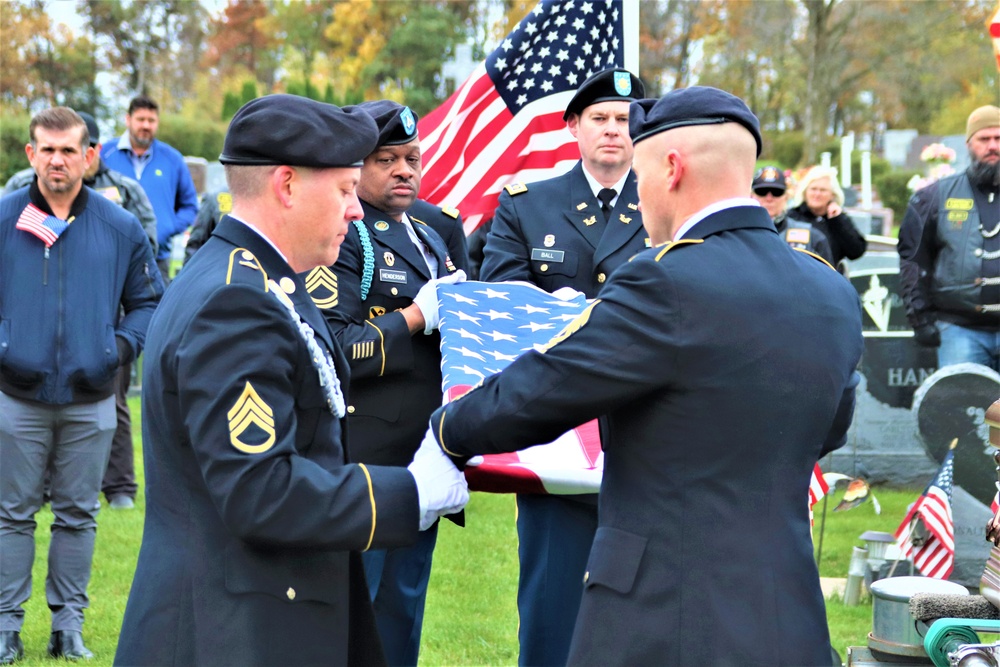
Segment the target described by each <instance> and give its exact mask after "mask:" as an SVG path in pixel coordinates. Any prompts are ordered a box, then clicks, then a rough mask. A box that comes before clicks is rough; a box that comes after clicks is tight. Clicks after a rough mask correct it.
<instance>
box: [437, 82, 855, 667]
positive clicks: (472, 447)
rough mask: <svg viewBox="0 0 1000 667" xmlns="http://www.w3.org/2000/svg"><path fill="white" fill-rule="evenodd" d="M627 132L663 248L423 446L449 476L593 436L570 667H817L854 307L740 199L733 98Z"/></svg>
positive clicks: (617, 277)
mask: <svg viewBox="0 0 1000 667" xmlns="http://www.w3.org/2000/svg"><path fill="white" fill-rule="evenodd" d="M629 120H630V124H631V130H630V131H631V135H632V137H633V141H634V142H635V161H634V167H635V170H636V172H637V174H638V189H639V198H640V201H641V202H642V212H643V225H644V226H645V228H646V230H647V231H648V232H649V236H650V238H651V239H652V242H653V244H654V246H655V247H653V248H651V249H649V250H645V251H643V252H640V253H639V254H638V255H636V256H635V257H634V258H633V259H632V261H631V262H628V263H626V264H623V265H622V266H620V267H618V269H617V270H616V271H615V272H614V273H613V274H612V275H611V278H610V279H609V280H608V282H607V284H605V286H604V289H602V290H601V293H600V297H599V299H598V300H597V301H596V302H595V303H594V304H593V305H592V306H591V307H590V308H589V309H588V310H587V312H586V313H584V314H583V315H581V317H580V318H578V320H577V321H575V322H571V323H570V324H569V325H568V326H567V327H566V329H565V331H563V332H561V333H560V334H558V335H557V336H556V337H555V338H553V339H552V341H550V342H549V344H548V345H547V346H546V349H545V350H544V351H541V352H536V351H530V352H528V353H526V354H524V355H522V356H521V357H519V358H518V359H517V360H516V361H514V362H513V363H511V364H510V365H509V366H507V368H505V369H504V370H503V371H502V372H501V373H498V374H496V375H493V376H491V377H489V378H487V379H486V380H485V381H484V382H483V384H482V386H480V387H478V388H476V389H474V390H472V391H471V392H469V393H468V394H465V395H464V396H462V397H461V398H459V399H457V400H454V401H452V402H451V403H449V404H448V406H447V410H445V409H439V410H438V411H436V412H435V413H434V416H433V417H432V418H431V424H430V428H429V434H430V437H433V438H435V439H436V440H437V441H438V443H439V445H440V446H441V448H442V449H443V450H444V451H445V452H447V453H448V454H450V455H452V456H454V457H455V460H456V461H457V462H460V463H461V462H463V461H465V460H466V458H467V457H469V456H473V455H477V454H495V453H500V452H508V451H514V450H518V449H523V448H525V447H528V446H531V445H535V444H538V443H539V442H547V441H549V440H551V439H552V438H553V437H554V436H556V435H557V434H559V433H560V432H563V431H565V430H566V429H567V428H569V427H572V426H574V425H576V424H580V423H583V422H585V421H587V420H589V419H594V418H599V419H600V420H601V422H602V426H603V429H602V431H603V435H604V438H603V439H602V444H603V446H604V455H605V459H604V477H603V480H602V485H601V503H600V517H599V522H598V528H597V534H596V536H595V538H594V543H593V548H592V550H591V552H590V557H589V560H588V562H587V566H586V573H585V574H584V576H583V578H582V582H583V600H582V602H581V605H580V612H579V615H578V616H577V619H576V628H575V631H574V633H573V642H572V646H571V648H570V652H569V656H568V660H567V664H570V665H676V666H679V667H685V666H691V667H695V666H697V667H701V666H703V665H713V666H716V665H723V666H727V665H731V666H734V667H735V666H740V667H742V666H744V665H786V666H793V665H794V666H799V665H827V664H829V663H830V642H829V634H828V630H827V623H826V613H825V609H824V603H823V593H822V591H821V589H820V582H819V574H818V572H817V570H816V563H815V561H814V559H813V550H812V540H811V538H810V531H809V512H808V506H807V500H806V499H807V496H808V490H809V480H810V477H811V473H812V470H813V468H814V466H815V464H816V461H817V460H818V459H819V458H820V457H822V456H823V455H825V454H826V453H828V452H830V451H832V450H834V449H836V448H838V447H841V446H843V444H844V442H845V440H846V434H847V429H848V427H849V426H850V423H851V416H852V413H853V410H854V392H855V387H856V385H857V380H858V376H857V374H856V373H855V371H854V369H855V367H856V365H857V363H858V360H859V358H860V356H861V352H862V349H863V346H864V341H863V339H862V336H861V308H860V304H859V301H858V295H857V292H855V290H854V288H853V287H851V285H850V283H849V282H847V281H846V280H844V279H843V277H842V276H840V275H839V274H838V273H837V272H836V271H834V270H833V269H832V268H831V267H830V266H828V265H827V264H826V263H825V262H823V261H821V260H819V259H817V258H816V257H814V256H811V255H809V254H808V253H805V252H800V251H796V250H794V249H791V248H789V247H788V245H787V244H786V243H785V242H784V241H783V240H782V239H781V238H780V237H779V236H778V235H777V234H776V233H775V229H774V225H772V224H771V219H770V216H769V215H768V214H767V212H766V211H765V210H764V209H763V208H761V207H760V206H759V205H758V204H757V202H755V201H754V200H753V199H751V198H750V197H748V196H747V191H748V189H749V186H750V183H751V181H752V179H753V173H754V162H755V157H756V155H758V152H759V150H760V131H759V126H758V124H757V119H756V118H755V117H754V115H753V114H752V113H751V111H750V110H749V109H748V108H747V106H746V105H745V104H744V103H743V102H742V101H741V100H739V99H737V98H735V97H733V96H732V95H730V94H728V93H725V92H723V91H721V90H717V89H715V88H704V87H695V88H687V89H683V90H675V91H672V92H670V93H668V94H666V95H664V96H663V97H662V98H660V99H659V100H652V99H650V100H641V101H637V102H634V103H633V104H632V106H631V110H630V114H629ZM445 413H447V415H446V414H445ZM729 542H733V543H734V544H736V545H737V547H736V551H737V552H738V556H737V557H735V558H727V557H726V556H725V554H722V553H720V545H726V544H728V543H729ZM723 551H725V549H724V548H723Z"/></svg>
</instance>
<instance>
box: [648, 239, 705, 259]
mask: <svg viewBox="0 0 1000 667" xmlns="http://www.w3.org/2000/svg"><path fill="white" fill-rule="evenodd" d="M704 242H705V239H681V240H680V241H671V242H669V243H667V244H666V245H664V247H663V250H661V251H660V252H658V253H657V254H656V261H657V262H659V261H660V260H661V259H663V256H664V255H666V254H667V253H668V252H670V251H671V250H673V249H674V248H676V247H677V246H682V245H697V244H699V243H704Z"/></svg>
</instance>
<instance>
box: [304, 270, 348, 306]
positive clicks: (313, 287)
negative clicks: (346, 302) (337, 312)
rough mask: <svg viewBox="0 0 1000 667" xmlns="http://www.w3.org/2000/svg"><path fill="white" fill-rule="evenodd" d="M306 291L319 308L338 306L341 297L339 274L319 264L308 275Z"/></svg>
mask: <svg viewBox="0 0 1000 667" xmlns="http://www.w3.org/2000/svg"><path fill="white" fill-rule="evenodd" d="M306 291H307V292H309V296H311V297H312V300H313V303H315V304H316V307H317V308H319V309H321V310H327V309H329V308H334V307H336V305H337V303H338V301H339V297H340V291H339V289H338V288H337V274H336V273H334V272H333V271H331V270H330V269H329V267H326V266H317V267H316V268H315V269H313V270H312V271H310V272H309V273H308V275H306Z"/></svg>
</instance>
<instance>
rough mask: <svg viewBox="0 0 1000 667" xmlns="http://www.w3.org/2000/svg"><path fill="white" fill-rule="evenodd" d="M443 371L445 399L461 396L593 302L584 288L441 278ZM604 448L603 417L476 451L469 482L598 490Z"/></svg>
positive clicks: (502, 487) (527, 489)
mask: <svg viewBox="0 0 1000 667" xmlns="http://www.w3.org/2000/svg"><path fill="white" fill-rule="evenodd" d="M438 299H439V301H440V312H441V322H440V332H441V375H442V377H443V385H444V393H445V400H446V401H449V400H452V399H453V398H455V397H456V396H461V395H462V394H464V393H465V392H466V391H468V389H469V388H470V387H472V386H475V385H476V384H477V383H479V382H480V381H481V380H483V379H484V378H486V377H488V376H490V375H492V374H494V373H497V372H499V371H500V370H501V369H503V368H504V367H505V366H507V364H509V363H510V362H512V361H513V360H514V359H516V358H517V357H518V356H519V355H521V354H522V353H524V352H526V351H528V350H531V349H533V348H535V347H536V346H540V345H544V344H545V343H547V342H548V341H549V340H550V339H551V338H552V337H553V336H555V335H556V334H557V333H559V332H560V331H561V330H562V329H563V327H565V326H566V325H567V324H569V323H570V322H572V321H573V320H574V319H576V317H577V315H579V314H580V313H581V312H583V310H584V309H585V308H586V307H587V305H588V304H587V300H586V298H585V297H584V296H583V294H580V293H577V295H576V296H575V297H574V298H571V299H560V298H557V297H556V296H554V295H552V294H549V293H548V292H545V291H544V290H541V289H539V288H537V287H535V286H534V285H529V284H528V283H484V282H474V281H469V282H464V283H460V284H458V285H441V286H440V287H439V288H438ZM603 471H604V453H603V452H602V451H601V440H600V436H599V434H598V430H597V422H596V421H590V422H587V423H586V424H583V425H582V426H579V427H577V428H575V429H573V430H572V431H569V432H568V433H564V434H563V435H562V436H560V437H559V438H558V439H556V440H555V441H554V442H552V443H547V444H540V445H537V446H535V447H530V448H528V449H525V450H522V451H520V452H514V453H511V454H490V455H487V456H482V457H476V458H474V459H473V460H472V461H470V463H469V466H468V467H467V468H466V469H465V474H466V478H467V479H468V482H469V488H471V489H472V490H474V491H489V492H492V493H552V494H578V493H596V492H597V491H598V490H599V489H600V486H601V475H602V474H603Z"/></svg>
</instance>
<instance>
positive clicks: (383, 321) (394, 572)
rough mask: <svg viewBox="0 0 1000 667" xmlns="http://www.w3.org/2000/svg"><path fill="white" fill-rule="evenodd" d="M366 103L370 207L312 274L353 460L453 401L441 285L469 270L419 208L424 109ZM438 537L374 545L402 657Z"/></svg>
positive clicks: (391, 630) (392, 451)
mask: <svg viewBox="0 0 1000 667" xmlns="http://www.w3.org/2000/svg"><path fill="white" fill-rule="evenodd" d="M359 109H361V110H363V111H365V112H366V113H368V114H369V115H371V117H372V118H373V119H374V120H375V123H376V125H377V126H378V133H379V134H378V142H377V144H376V146H375V147H374V150H372V151H371V152H370V153H369V154H368V155H367V156H366V157H365V160H364V164H363V165H362V167H361V180H360V182H359V183H358V195H359V197H360V199H361V206H362V209H363V211H364V218H363V219H361V220H357V221H354V222H353V223H352V224H351V226H350V228H349V229H348V231H347V237H346V238H345V239H344V244H343V246H341V252H340V258H339V259H338V260H337V262H336V263H335V264H333V265H332V266H329V267H326V266H323V267H318V268H316V269H314V270H313V271H312V272H310V273H309V274H308V275H306V276H305V277H304V278H305V284H306V286H307V288H308V289H309V292H310V294H311V295H312V297H313V300H314V301H315V302H316V305H317V306H318V307H319V308H320V310H321V311H322V312H323V315H324V316H325V317H326V319H327V321H328V322H329V323H330V328H331V330H332V331H333V332H334V335H335V336H336V337H337V339H338V341H339V342H340V344H341V345H342V346H343V348H344V349H345V350H346V351H347V353H348V354H347V356H348V361H349V363H350V366H351V378H352V382H351V396H352V400H351V407H350V414H349V416H348V424H349V426H350V432H351V460H353V461H358V462H361V463H365V464H369V465H370V464H375V465H406V464H407V463H409V461H410V460H411V459H412V458H413V454H414V452H416V451H417V448H418V447H419V446H420V441H421V438H422V437H423V434H424V430H425V429H426V427H427V420H428V418H429V417H430V414H431V412H433V411H434V409H435V408H437V407H438V406H440V405H441V351H440V346H441V338H440V336H439V335H438V332H437V299H436V292H435V290H436V287H435V286H436V284H437V283H438V282H439V281H442V282H454V281H456V280H462V279H464V277H465V276H464V273H462V272H460V271H459V270H458V268H457V267H456V265H455V261H454V260H453V258H452V256H451V253H450V252H449V250H448V247H447V246H446V245H445V243H444V241H443V240H442V238H441V236H440V235H439V234H438V233H437V232H436V231H435V230H434V229H433V228H431V227H430V226H429V225H428V224H427V223H426V222H425V221H424V220H422V219H420V218H418V217H417V216H416V215H415V214H414V212H413V205H414V203H415V201H416V198H417V193H418V192H419V190H420V173H421V164H420V139H419V137H418V135H417V115H416V114H415V113H414V112H413V110H412V109H410V108H409V107H407V106H404V105H401V104H397V103H396V102H393V101H390V100H379V101H373V102H364V103H362V104H360V105H359ZM442 217H443V216H442ZM448 219H449V220H450V221H451V222H452V223H453V224H454V225H459V226H460V223H458V221H457V220H456V219H453V218H448ZM459 235H461V231H460V230H459ZM428 311H430V312H428ZM436 540H437V526H436V525H435V526H433V527H432V528H430V529H429V530H427V531H425V532H423V533H421V535H420V537H419V539H418V540H417V542H416V544H413V545H412V546H406V547H396V548H388V549H372V550H370V551H367V552H365V554H364V555H363V560H364V564H365V575H366V577H367V579H368V590H369V593H370V595H371V598H372V605H373V607H374V608H375V620H376V623H377V625H378V629H379V636H380V638H381V640H382V648H383V650H384V651H385V655H386V658H387V660H388V661H389V664H391V665H400V666H402V665H416V664H417V655H418V653H419V650H420V632H421V625H422V620H423V610H424V601H425V599H426V596H427V583H428V580H429V579H430V570H431V558H432V555H433V551H434V545H435V542H436Z"/></svg>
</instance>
